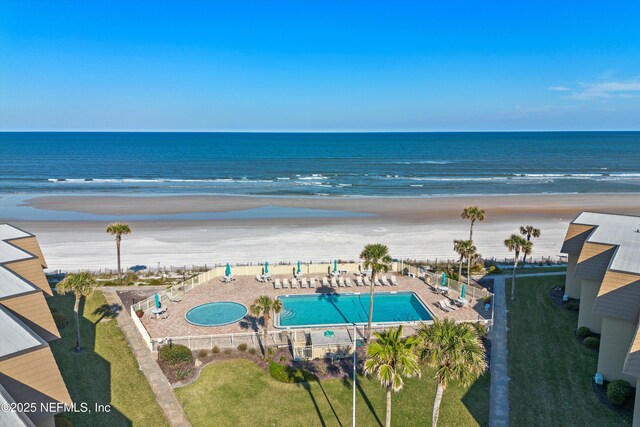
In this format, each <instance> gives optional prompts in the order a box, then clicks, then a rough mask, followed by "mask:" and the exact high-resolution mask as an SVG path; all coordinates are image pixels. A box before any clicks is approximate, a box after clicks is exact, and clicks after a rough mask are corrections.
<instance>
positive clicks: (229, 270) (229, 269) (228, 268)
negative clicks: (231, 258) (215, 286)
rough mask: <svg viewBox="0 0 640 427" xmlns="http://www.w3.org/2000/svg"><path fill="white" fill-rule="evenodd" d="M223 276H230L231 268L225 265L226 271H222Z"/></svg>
mask: <svg viewBox="0 0 640 427" xmlns="http://www.w3.org/2000/svg"><path fill="white" fill-rule="evenodd" d="M224 275H225V276H227V277H229V276H231V266H230V265H229V263H227V269H226V270H225V271H224Z"/></svg>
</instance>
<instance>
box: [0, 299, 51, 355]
mask: <svg viewBox="0 0 640 427" xmlns="http://www.w3.org/2000/svg"><path fill="white" fill-rule="evenodd" d="M42 345H47V343H46V341H44V340H43V339H42V338H40V337H39V336H38V335H37V334H36V333H35V332H33V331H32V330H31V329H30V328H29V327H27V326H26V325H25V324H24V323H22V322H21V321H20V319H18V318H17V317H16V316H14V315H13V314H11V312H9V310H7V309H6V308H5V307H3V306H2V305H0V359H2V358H3V357H5V356H8V355H11V354H14V353H19V352H22V351H25V350H29V349H32V348H36V347H40V346H42Z"/></svg>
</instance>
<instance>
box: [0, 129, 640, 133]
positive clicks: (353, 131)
mask: <svg viewBox="0 0 640 427" xmlns="http://www.w3.org/2000/svg"><path fill="white" fill-rule="evenodd" d="M551 132H584V133H589V132H594V133H595V132H640V128H638V129H595V130H594V129H562V130H558V129H555V130H554V129H519V130H140V129H139V130H122V129H119V130H77V129H76V130H73V129H71V130H23V129H0V133H274V134H276V133H290V134H311V133H316V134H317V133H326V134H340V133H354V134H355V133H360V134H362V133H551Z"/></svg>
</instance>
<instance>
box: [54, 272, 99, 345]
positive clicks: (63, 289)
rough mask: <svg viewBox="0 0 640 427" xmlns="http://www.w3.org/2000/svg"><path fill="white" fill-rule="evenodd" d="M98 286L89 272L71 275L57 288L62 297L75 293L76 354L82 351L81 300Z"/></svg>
mask: <svg viewBox="0 0 640 427" xmlns="http://www.w3.org/2000/svg"><path fill="white" fill-rule="evenodd" d="M95 286H96V279H95V278H94V277H93V275H92V274H91V273H89V272H87V271H83V272H80V273H69V274H67V275H66V277H65V278H64V279H63V280H62V281H61V282H60V283H58V285H57V286H56V292H58V294H60V295H64V294H68V293H73V294H74V295H75V297H76V302H75V304H74V305H73V317H74V319H75V322H76V352H79V351H80V350H81V348H80V316H79V315H78V311H79V309H80V298H82V297H85V298H86V297H88V296H89V295H91V293H92V292H93V288H95Z"/></svg>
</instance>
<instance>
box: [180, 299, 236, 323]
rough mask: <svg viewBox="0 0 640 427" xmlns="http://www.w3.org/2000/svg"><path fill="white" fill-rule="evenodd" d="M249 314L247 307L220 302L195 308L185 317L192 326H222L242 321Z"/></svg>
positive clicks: (234, 303)
mask: <svg viewBox="0 0 640 427" xmlns="http://www.w3.org/2000/svg"><path fill="white" fill-rule="evenodd" d="M247 312H248V310H247V307H245V306H244V305H242V304H240V303H237V302H230V301H220V302H210V303H207V304H202V305H199V306H197V307H193V308H192V309H191V310H189V311H187V314H185V315H184V317H185V319H187V322H189V323H191V324H192V325H197V326H222V325H228V324H230V323H235V322H237V321H239V320H241V319H242V318H243V317H244V316H246V315H247Z"/></svg>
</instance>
